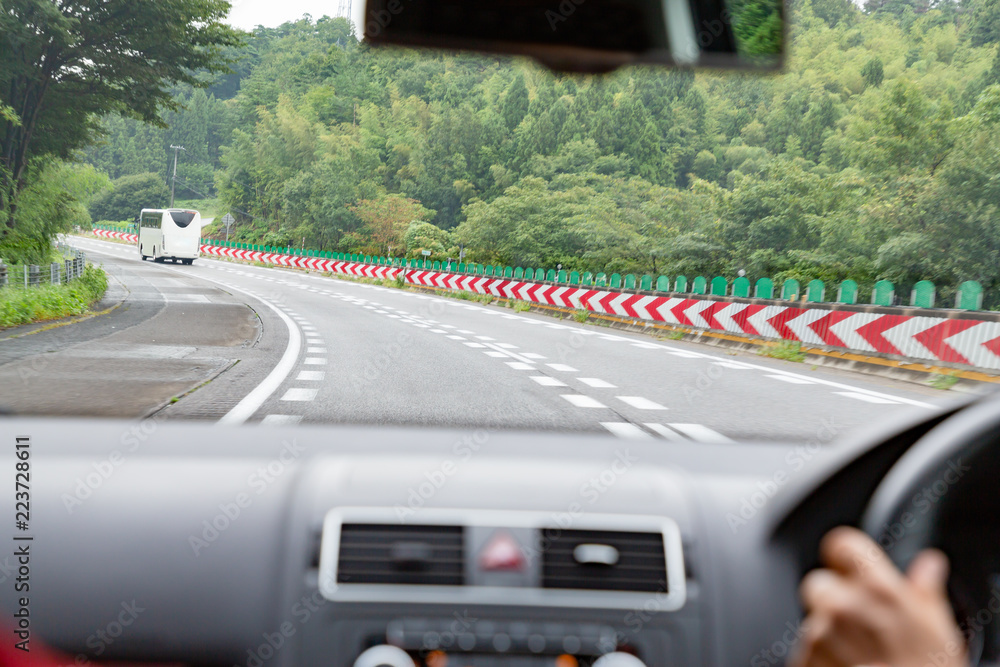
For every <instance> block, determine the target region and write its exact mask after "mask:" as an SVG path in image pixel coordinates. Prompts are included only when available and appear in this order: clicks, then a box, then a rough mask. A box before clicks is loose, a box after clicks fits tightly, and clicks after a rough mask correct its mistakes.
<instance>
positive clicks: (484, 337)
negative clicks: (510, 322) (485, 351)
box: [476, 336, 496, 341]
mask: <svg viewBox="0 0 1000 667" xmlns="http://www.w3.org/2000/svg"><path fill="white" fill-rule="evenodd" d="M476 338H477V339H478V340H485V341H493V340H496V338H490V337H489V336H476Z"/></svg>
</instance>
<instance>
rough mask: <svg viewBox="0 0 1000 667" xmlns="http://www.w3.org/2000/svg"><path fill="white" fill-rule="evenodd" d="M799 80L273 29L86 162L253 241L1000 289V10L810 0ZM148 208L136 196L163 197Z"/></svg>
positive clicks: (530, 262) (796, 14)
mask: <svg viewBox="0 0 1000 667" xmlns="http://www.w3.org/2000/svg"><path fill="white" fill-rule="evenodd" d="M788 37H789V43H790V45H791V54H790V58H789V61H788V67H787V69H786V71H785V72H784V73H783V74H780V75H770V76H767V75H764V76H762V75H756V74H733V73H725V74H720V73H712V72H699V73H697V74H692V73H690V72H684V71H673V72H669V71H659V70H651V69H630V70H625V71H621V72H619V73H616V74H614V75H611V76H606V77H577V76H563V75H558V74H553V73H551V72H548V71H546V70H544V69H542V68H540V67H537V66H535V65H533V64H531V63H527V62H523V61H510V60H506V59H502V58H487V57H477V56H471V55H456V54H442V53H418V52H411V51H401V50H382V49H371V48H369V47H367V46H366V45H363V44H358V43H357V41H356V40H355V38H354V36H353V34H352V32H351V29H350V25H349V24H348V23H347V22H346V21H345V20H343V19H332V20H331V19H320V20H318V21H312V20H310V19H308V18H307V19H303V20H301V21H299V22H296V23H290V24H286V25H284V26H282V27H280V28H278V29H273V30H271V29H259V30H258V31H257V32H256V33H255V34H254V35H253V36H252V37H251V38H250V39H249V45H248V47H247V49H246V50H245V51H243V52H240V53H241V55H240V60H239V62H238V63H237V65H236V66H235V67H234V69H235V73H234V74H232V75H230V76H228V77H226V78H225V79H224V80H222V81H221V82H220V83H219V84H218V85H216V87H214V88H212V89H209V90H208V91H207V92H204V91H196V92H191V91H188V90H180V91H178V97H177V100H178V101H180V102H183V103H184V104H185V105H186V107H187V109H186V110H185V111H183V112H180V113H177V114H175V115H172V116H170V117H169V118H168V119H167V124H168V125H169V128H168V129H163V130H158V129H150V128H148V127H145V126H143V125H141V124H139V123H135V122H133V121H126V120H121V119H117V118H111V119H109V120H108V122H107V129H108V131H109V133H110V136H109V139H108V141H107V143H106V144H105V145H103V146H99V147H96V148H94V149H92V150H90V151H89V152H88V153H87V159H88V160H90V161H91V162H92V163H93V164H94V165H96V166H97V167H99V168H101V169H105V170H106V171H108V173H109V174H111V175H112V176H113V177H120V176H122V175H127V174H134V173H141V172H147V171H156V172H158V173H160V174H161V175H162V176H163V177H164V178H165V177H166V168H167V165H168V160H169V155H168V153H167V151H166V150H165V148H166V147H167V146H169V144H170V143H171V142H174V143H177V142H180V143H183V144H184V145H185V146H186V147H187V149H188V151H189V153H191V154H190V155H187V154H182V161H181V169H180V172H179V173H180V175H181V177H182V180H179V181H178V182H179V183H180V184H181V185H185V186H190V187H191V188H193V190H194V191H196V192H208V191H209V188H211V187H213V186H211V185H210V184H209V180H210V179H209V177H210V175H211V174H213V173H214V174H215V181H214V189H215V193H217V195H218V196H219V197H220V198H221V200H222V202H223V203H224V205H225V207H227V208H229V209H230V210H232V211H233V213H234V214H236V215H237V217H238V219H239V221H238V223H237V225H235V226H234V227H233V230H232V234H233V236H232V238H235V239H237V240H244V241H252V242H255V243H262V244H266V245H295V246H298V245H299V244H300V242H301V240H302V239H303V238H304V239H305V243H306V245H307V246H311V247H314V248H317V249H322V250H338V251H352V252H360V251H363V252H369V253H376V254H386V253H388V252H390V248H391V249H392V253H393V254H395V255H398V254H401V253H402V252H406V253H408V254H410V255H411V256H414V255H419V254H420V251H421V250H423V249H430V250H431V251H432V252H434V253H435V254H436V256H437V257H440V258H444V257H447V256H452V257H456V256H457V255H458V252H459V248H460V246H464V249H465V251H466V257H467V258H468V259H469V260H473V261H481V262H489V263H502V264H513V265H523V266H534V267H538V266H543V267H546V268H548V267H554V266H555V265H556V264H562V265H563V267H565V268H570V269H578V270H581V271H583V270H591V271H606V272H611V271H622V272H624V271H631V272H650V273H661V274H668V275H676V274H678V273H683V274H686V275H688V276H691V275H695V274H702V275H710V274H721V275H729V276H732V275H734V274H735V273H736V272H737V271H738V270H739V269H744V270H746V271H747V273H748V275H749V276H750V277H751V278H756V277H761V276H769V277H772V278H778V279H783V278H786V277H796V278H800V279H810V278H821V279H825V280H841V279H845V278H853V279H855V280H857V281H858V282H859V283H861V284H863V285H871V284H872V283H873V282H874V281H875V280H876V279H878V278H889V279H891V280H894V281H896V282H897V283H898V284H899V285H900V287H901V288H902V289H901V290H900V291H901V293H905V291H904V290H905V288H906V286H908V285H909V284H912V283H913V282H914V281H916V280H919V279H922V278H926V279H930V280H933V281H935V282H936V283H938V285H939V286H941V288H942V289H941V296H942V297H947V296H948V286H954V285H956V284H957V283H958V282H960V281H962V280H978V281H980V282H982V283H983V284H984V286H985V287H986V288H987V290H988V293H990V294H997V292H998V290H997V288H998V287H1000V209H998V207H1000V152H998V151H997V147H998V146H1000V53H998V42H1000V3H998V2H997V0H962V2H961V3H960V4H953V3H951V2H950V1H949V0H937V1H936V2H931V3H928V1H927V0H870V1H869V2H868V4H867V5H866V6H865V8H864V9H863V10H862V9H858V8H856V6H855V5H854V4H853V3H852V2H850V1H849V0H796V2H794V3H793V8H792V12H791V29H790V31H789V34H788ZM142 205H143V204H142V203H141V202H135V208H139V207H141V206H142Z"/></svg>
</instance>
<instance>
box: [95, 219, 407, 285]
mask: <svg viewBox="0 0 1000 667" xmlns="http://www.w3.org/2000/svg"><path fill="white" fill-rule="evenodd" d="M94 235H95V236H99V237H102V238H108V239H115V240H116V241H126V242H128V243H138V242H139V237H137V236H136V235H135V234H129V233H126V232H115V231H108V230H105V229H95V230H94ZM201 254H202V255H206V256H208V257H225V258H228V259H238V260H241V261H244V262H261V263H263V264H272V265H274V266H285V267H289V268H293V269H311V270H313V271H329V272H331V273H340V274H343V275H347V276H355V277H358V278H378V279H385V278H395V277H396V275H397V274H398V273H399V272H400V271H401V270H402V269H400V268H399V267H394V266H378V265H375V264H365V263H363V262H346V261H342V260H335V259H325V258H323V257H300V256H298V255H283V254H278V253H274V252H264V251H262V250H241V249H239V248H222V247H219V246H214V245H205V244H202V246H201Z"/></svg>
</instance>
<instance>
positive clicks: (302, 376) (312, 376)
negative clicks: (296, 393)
mask: <svg viewBox="0 0 1000 667" xmlns="http://www.w3.org/2000/svg"><path fill="white" fill-rule="evenodd" d="M295 379H296V380H298V381H301V382H322V381H323V380H325V379H326V371H299V374H298V375H297V376H296V377H295Z"/></svg>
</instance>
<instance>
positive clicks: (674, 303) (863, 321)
mask: <svg viewBox="0 0 1000 667" xmlns="http://www.w3.org/2000/svg"><path fill="white" fill-rule="evenodd" d="M95 233H97V235H98V236H103V237H105V238H116V239H119V240H125V241H130V242H133V243H134V242H135V241H136V237H135V235H129V234H126V233H123V232H118V231H113V232H112V231H105V230H95ZM201 252H202V253H203V254H205V255H209V256H216V257H227V258H230V259H238V260H243V261H248V262H260V263H264V264H272V265H275V266H284V267H292V268H302V269H311V270H314V271H326V272H331V273H339V274H342V275H349V276H355V277H364V278H375V279H390V280H391V279H396V278H398V277H399V276H400V275H402V276H403V278H404V280H405V281H406V282H407V283H408V284H411V285H416V286H422V287H430V288H437V289H447V290H455V291H467V292H470V293H474V294H489V295H492V296H495V297H498V298H506V299H518V300H521V301H525V302H528V303H534V304H539V305H544V306H552V307H557V308H566V309H573V310H581V311H587V312H591V313H597V314H603V315H610V316H614V317H619V318H626V319H632V320H635V321H642V322H652V323H658V324H664V325H671V326H677V327H683V328H685V329H692V330H704V331H715V332H721V333H728V334H733V335H738V336H742V337H748V338H759V339H765V340H776V341H791V342H798V343H802V344H805V345H811V346H816V347H821V348H828V349H832V350H842V351H849V352H858V353H862V354H865V355H872V356H882V357H887V358H891V359H900V360H904V361H921V362H927V363H933V364H935V365H946V366H954V367H959V368H972V369H977V370H986V371H998V370H1000V313H993V312H986V311H982V312H969V311H964V310H944V309H930V308H921V307H909V308H900V307H890V306H879V305H856V304H846V303H835V304H831V303H815V302H806V303H794V304H790V303H789V302H788V301H782V300H775V299H761V298H748V297H741V296H732V295H726V296H722V295H712V294H705V295H691V294H682V293H678V292H670V293H663V292H657V291H655V290H648V289H642V285H641V284H640V286H639V288H638V289H629V288H622V289H613V288H610V287H605V286H598V285H574V284H564V283H560V282H558V281H537V280H528V279H524V278H520V279H518V278H515V277H513V276H511V277H507V276H496V275H481V274H468V273H466V274H462V273H454V272H447V271H437V270H434V269H433V268H432V269H424V268H419V267H413V268H411V267H410V266H401V263H384V264H382V263H372V262H365V261H357V260H354V259H339V258H336V257H334V258H327V257H322V256H316V255H309V254H298V255H288V254H284V253H275V252H270V251H267V250H255V249H248V248H232V247H229V246H225V245H216V244H203V245H202V246H201ZM366 259H370V258H366ZM376 259H379V258H376ZM407 264H408V263H407ZM546 277H548V276H547V275H546Z"/></svg>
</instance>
